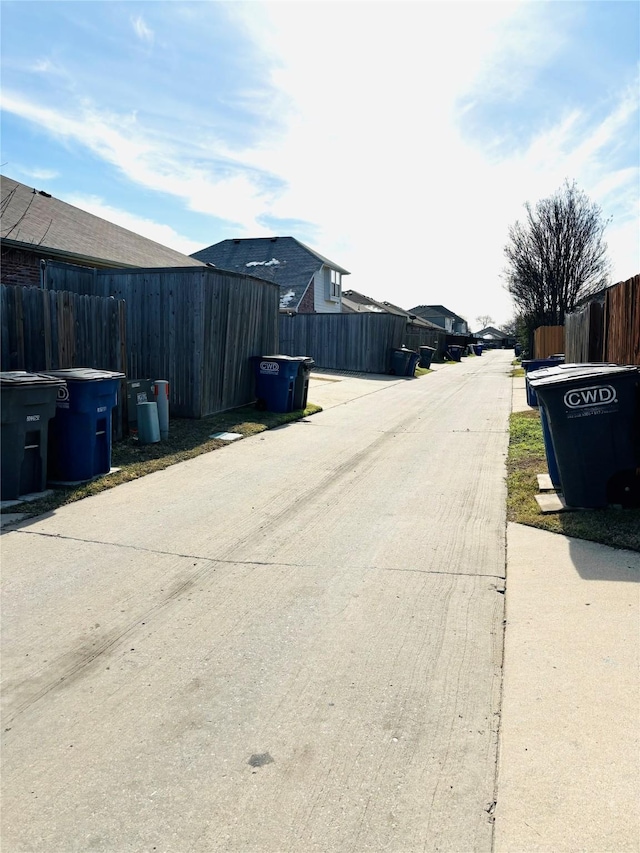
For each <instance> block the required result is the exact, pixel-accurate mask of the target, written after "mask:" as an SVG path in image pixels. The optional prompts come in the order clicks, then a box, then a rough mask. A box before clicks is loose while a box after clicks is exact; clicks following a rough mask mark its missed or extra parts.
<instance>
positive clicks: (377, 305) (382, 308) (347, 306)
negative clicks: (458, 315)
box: [342, 290, 442, 331]
mask: <svg viewBox="0 0 640 853" xmlns="http://www.w3.org/2000/svg"><path fill="white" fill-rule="evenodd" d="M342 307H343V311H344V312H345V313H350V312H352V311H354V312H365V311H368V312H370V313H373V314H396V315H398V316H400V317H406V318H407V320H409V321H410V322H411V323H415V325H417V326H422V327H423V328H428V329H436V330H437V331H442V329H441V328H440V327H439V326H436V325H435V324H434V323H430V322H429V321H428V320H423V319H422V317H418V316H417V315H416V314H411V313H409V311H405V310H404V308H399V307H398V306H397V305H393V303H391V302H379V301H378V300H376V299H372V298H371V297H370V296H365V295H364V294H363V293H358V291H357V290H343V292H342Z"/></svg>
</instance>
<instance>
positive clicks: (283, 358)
mask: <svg viewBox="0 0 640 853" xmlns="http://www.w3.org/2000/svg"><path fill="white" fill-rule="evenodd" d="M301 358H303V357H301V356H290V355H261V356H253V357H252V363H253V373H254V376H255V383H256V406H257V407H258V408H259V409H263V410H266V411H268V412H292V411H293V409H294V400H295V391H296V382H297V380H298V374H299V371H300V367H301Z"/></svg>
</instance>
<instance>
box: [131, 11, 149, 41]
mask: <svg viewBox="0 0 640 853" xmlns="http://www.w3.org/2000/svg"><path fill="white" fill-rule="evenodd" d="M131 25H132V27H133V29H134V31H135V34H136V35H137V36H138V38H139V39H140V40H141V41H146V42H147V43H148V44H151V43H152V42H153V40H154V32H153V30H152V29H150V28H149V27H148V26H147V24H146V23H145V20H144V18H143V17H142V15H137V16H136V17H135V18H134V17H132V18H131Z"/></svg>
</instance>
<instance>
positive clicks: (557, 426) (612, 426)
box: [531, 364, 640, 508]
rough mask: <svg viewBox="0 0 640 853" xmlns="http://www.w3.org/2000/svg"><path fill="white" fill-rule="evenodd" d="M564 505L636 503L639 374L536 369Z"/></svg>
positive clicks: (639, 500) (603, 367) (634, 370)
mask: <svg viewBox="0 0 640 853" xmlns="http://www.w3.org/2000/svg"><path fill="white" fill-rule="evenodd" d="M531 382H532V384H533V386H534V388H535V391H536V393H537V395H538V399H539V400H540V405H541V407H542V408H544V410H545V414H546V417H547V420H548V425H549V431H550V434H551V440H552V443H553V448H554V452H555V456H556V460H557V463H558V471H559V474H560V481H561V483H562V492H563V494H564V499H565V502H566V503H567V505H568V506H574V507H589V508H597V507H603V506H606V505H607V504H621V505H622V506H639V505H640V370H639V369H638V367H636V366H633V365H613V364H575V365H566V366H564V369H562V366H559V367H558V369H552V370H547V371H542V370H541V371H537V372H536V376H532V377H531Z"/></svg>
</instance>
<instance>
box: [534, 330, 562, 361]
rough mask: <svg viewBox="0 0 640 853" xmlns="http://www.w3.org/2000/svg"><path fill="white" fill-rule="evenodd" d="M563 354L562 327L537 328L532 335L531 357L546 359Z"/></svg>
mask: <svg viewBox="0 0 640 853" xmlns="http://www.w3.org/2000/svg"><path fill="white" fill-rule="evenodd" d="M560 352H564V326H538V328H537V329H536V330H535V331H534V333H533V357H534V358H548V357H549V356H550V355H555V354H556V353H560Z"/></svg>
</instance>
